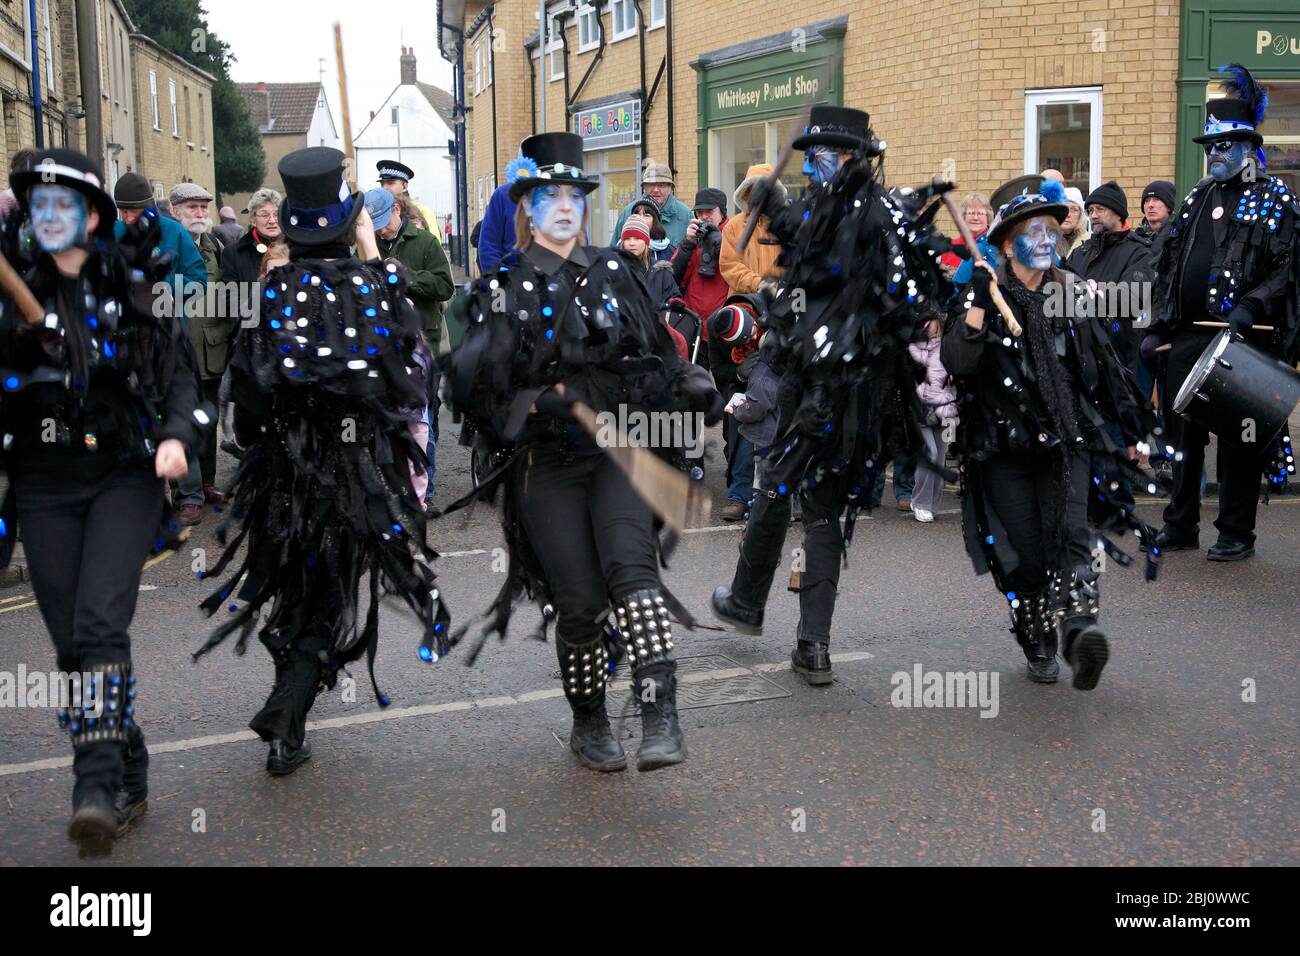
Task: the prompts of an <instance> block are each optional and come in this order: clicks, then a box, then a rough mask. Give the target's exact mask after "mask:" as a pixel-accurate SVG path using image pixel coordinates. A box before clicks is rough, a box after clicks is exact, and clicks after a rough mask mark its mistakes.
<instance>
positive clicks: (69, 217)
mask: <svg viewBox="0 0 1300 956" xmlns="http://www.w3.org/2000/svg"><path fill="white" fill-rule="evenodd" d="M31 210H32V235H33V237H34V238H35V239H36V242H37V245H39V246H40V247H41V249H42V250H44V251H45V252H63V251H65V250H67V249H69V248H71V247H72V246H73V245H75V244H76V243H78V242H82V241H84V240H85V238H86V226H87V222H88V220H89V217H90V212H89V209H88V208H87V206H86V200H85V197H83V196H82V195H81V194H80V193H78V192H77V191H76V190H73V189H70V188H68V187H67V186H51V185H45V184H42V185H38V186H33V187H32V192H31Z"/></svg>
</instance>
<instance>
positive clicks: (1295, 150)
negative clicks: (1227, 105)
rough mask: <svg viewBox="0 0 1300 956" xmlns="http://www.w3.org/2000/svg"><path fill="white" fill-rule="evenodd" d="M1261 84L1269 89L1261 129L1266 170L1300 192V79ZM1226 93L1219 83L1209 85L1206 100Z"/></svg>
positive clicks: (1203, 172)
mask: <svg viewBox="0 0 1300 956" xmlns="http://www.w3.org/2000/svg"><path fill="white" fill-rule="evenodd" d="M1260 86H1262V87H1264V89H1265V90H1267V91H1268V113H1267V114H1266V115H1265V117H1264V122H1263V124H1262V125H1261V126H1260V128H1259V131H1260V133H1261V134H1262V135H1263V137H1264V160H1265V166H1264V171H1265V172H1266V173H1267V174H1268V175H1270V176H1276V177H1278V178H1279V179H1281V180H1283V181H1284V182H1285V183H1286V184H1287V185H1288V186H1290V187H1291V189H1292V190H1294V191H1296V192H1300V81H1296V80H1286V81H1269V82H1265V83H1261V84H1260ZM1223 95H1224V93H1223V90H1222V88H1221V87H1220V86H1219V84H1217V83H1211V84H1210V87H1209V91H1208V95H1207V100H1210V99H1217V98H1219V97H1221V96H1223ZM1202 175H1205V167H1204V166H1203V167H1202Z"/></svg>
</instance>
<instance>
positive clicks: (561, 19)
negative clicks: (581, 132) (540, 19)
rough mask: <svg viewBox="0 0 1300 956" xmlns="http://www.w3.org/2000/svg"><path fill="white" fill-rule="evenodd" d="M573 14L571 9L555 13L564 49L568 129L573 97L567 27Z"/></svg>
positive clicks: (565, 125)
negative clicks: (570, 89)
mask: <svg viewBox="0 0 1300 956" xmlns="http://www.w3.org/2000/svg"><path fill="white" fill-rule="evenodd" d="M571 16H573V11H571V10H566V11H564V12H563V13H557V14H556V15H555V26H556V29H558V30H559V31H560V48H561V49H562V50H564V128H565V129H566V130H567V129H568V128H569V120H570V119H572V118H573V110H572V108H571V106H572V103H573V99H572V98H571V97H570V96H569V31H568V30H567V29H565V28H566V27H567V26H568V25H569V18H570V17H571Z"/></svg>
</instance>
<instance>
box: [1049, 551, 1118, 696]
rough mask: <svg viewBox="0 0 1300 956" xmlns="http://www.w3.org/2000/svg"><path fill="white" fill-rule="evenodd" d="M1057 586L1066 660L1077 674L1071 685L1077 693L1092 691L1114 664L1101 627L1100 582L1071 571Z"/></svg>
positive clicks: (1094, 577) (1064, 575) (1064, 574)
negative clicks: (1104, 672)
mask: <svg viewBox="0 0 1300 956" xmlns="http://www.w3.org/2000/svg"><path fill="white" fill-rule="evenodd" d="M1054 584H1055V589H1056V591H1057V598H1056V602H1055V603H1057V604H1058V605H1059V606H1060V609H1059V610H1058V611H1057V612H1056V616H1057V619H1058V620H1059V621H1060V624H1059V625H1058V628H1059V632H1060V634H1061V643H1062V645H1063V646H1064V652H1063V654H1062V656H1063V657H1064V658H1065V660H1066V663H1068V664H1069V665H1070V667H1071V668H1072V669H1073V671H1074V678H1073V680H1072V681H1071V683H1072V684H1073V686H1074V688H1075V689H1076V690H1092V689H1093V688H1094V687H1096V686H1097V682H1098V681H1099V680H1101V672H1102V669H1103V668H1105V666H1106V662H1107V661H1108V660H1110V645H1109V644H1108V643H1107V641H1106V634H1105V632H1103V631H1102V629H1101V628H1100V627H1099V626H1098V625H1097V618H1098V615H1099V614H1100V613H1101V589H1100V582H1099V581H1098V580H1097V578H1096V576H1095V575H1084V574H1079V573H1077V572H1076V573H1072V572H1068V571H1067V572H1062V573H1061V574H1059V575H1058V576H1057V578H1056V580H1055V582H1054Z"/></svg>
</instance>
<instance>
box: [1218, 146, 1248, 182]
mask: <svg viewBox="0 0 1300 956" xmlns="http://www.w3.org/2000/svg"><path fill="white" fill-rule="evenodd" d="M1251 152H1252V147H1251V145H1250V143H1248V142H1246V141H1245V140H1240V141H1238V142H1235V143H1233V144H1232V148H1231V149H1230V150H1228V151H1227V152H1226V153H1218V152H1215V153H1211V154H1210V175H1211V176H1213V177H1214V179H1215V181H1217V182H1221V183H1222V182H1226V181H1227V180H1229V179H1231V178H1232V177H1234V176H1236V175H1237V174H1238V173H1240V172H1241V171H1242V170H1243V169H1245V167H1246V163H1247V161H1248V160H1249V159H1250V154H1251Z"/></svg>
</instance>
